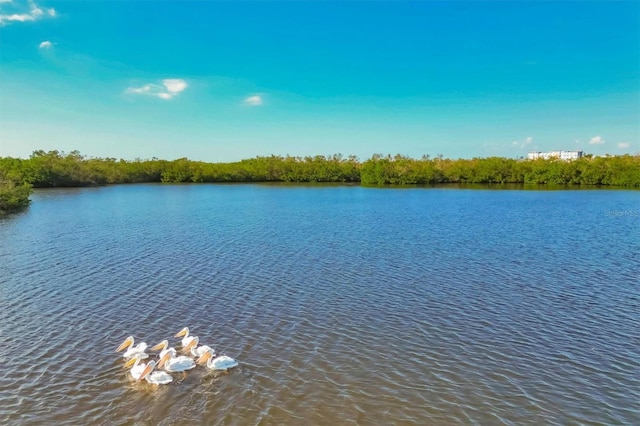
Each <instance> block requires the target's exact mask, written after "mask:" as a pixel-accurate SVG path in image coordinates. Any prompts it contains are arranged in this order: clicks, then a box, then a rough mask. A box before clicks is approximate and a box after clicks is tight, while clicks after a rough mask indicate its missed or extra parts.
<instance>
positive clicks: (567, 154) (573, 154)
mask: <svg viewBox="0 0 640 426" xmlns="http://www.w3.org/2000/svg"><path fill="white" fill-rule="evenodd" d="M582 156H584V152H582V151H549V152H540V151H532V152H529V153H528V154H527V160H537V159H538V158H543V159H545V160H548V159H550V158H559V159H561V160H564V161H569V160H577V159H578V158H581V157H582Z"/></svg>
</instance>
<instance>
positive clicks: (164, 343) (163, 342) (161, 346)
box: [151, 340, 169, 351]
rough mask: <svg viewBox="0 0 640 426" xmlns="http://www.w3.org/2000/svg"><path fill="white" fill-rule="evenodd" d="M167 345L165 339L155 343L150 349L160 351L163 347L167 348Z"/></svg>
mask: <svg viewBox="0 0 640 426" xmlns="http://www.w3.org/2000/svg"><path fill="white" fill-rule="evenodd" d="M167 346H169V342H167V341H166V340H163V341H162V342H160V343H158V344H157V345H155V346H154V347H152V348H151V350H152V351H161V350H163V349H167Z"/></svg>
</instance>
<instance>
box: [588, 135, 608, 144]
mask: <svg viewBox="0 0 640 426" xmlns="http://www.w3.org/2000/svg"><path fill="white" fill-rule="evenodd" d="M605 142H606V141H605V140H604V139H602V136H594V137H592V138H591V140H590V141H589V145H601V144H603V143H605Z"/></svg>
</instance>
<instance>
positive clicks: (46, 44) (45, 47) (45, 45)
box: [38, 40, 53, 49]
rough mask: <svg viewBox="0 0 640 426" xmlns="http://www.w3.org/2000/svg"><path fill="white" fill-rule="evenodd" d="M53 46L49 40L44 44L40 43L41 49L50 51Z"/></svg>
mask: <svg viewBox="0 0 640 426" xmlns="http://www.w3.org/2000/svg"><path fill="white" fill-rule="evenodd" d="M52 46H53V43H51V42H50V41H49V40H45V41H43V42H42V43H40V46H38V47H39V48H40V49H50V48H51V47H52Z"/></svg>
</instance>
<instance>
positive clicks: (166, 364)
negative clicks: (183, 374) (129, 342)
mask: <svg viewBox="0 0 640 426" xmlns="http://www.w3.org/2000/svg"><path fill="white" fill-rule="evenodd" d="M197 344H198V338H197V337H196V338H195V339H192V340H191V341H190V342H189V343H188V344H187V346H185V348H184V349H185V351H188V350H189V349H192V348H193V347H195V345H197ZM168 346H169V342H168V341H166V340H163V341H162V342H160V343H158V344H157V345H155V346H154V347H153V348H151V350H154V351H157V350H160V349H162V351H161V352H160V355H159V357H160V360H159V361H158V367H159V368H164V369H165V370H167V371H171V372H176V371H187V370H191V369H192V368H194V367H195V366H196V363H195V361H194V360H192V359H191V358H189V357H186V356H184V355H181V356H176V354H177V352H176V350H175V349H174V348H170V347H168ZM192 350H193V349H192Z"/></svg>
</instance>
